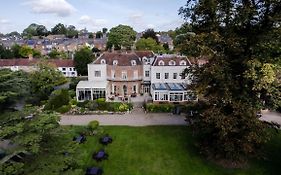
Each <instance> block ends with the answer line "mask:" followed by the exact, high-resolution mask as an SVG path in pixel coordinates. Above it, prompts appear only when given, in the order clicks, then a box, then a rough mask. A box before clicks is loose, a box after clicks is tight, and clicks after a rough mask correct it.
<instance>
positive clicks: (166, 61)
mask: <svg viewBox="0 0 281 175" xmlns="http://www.w3.org/2000/svg"><path fill="white" fill-rule="evenodd" d="M182 60H184V61H186V65H185V66H191V63H190V61H189V60H188V59H187V57H185V56H178V55H161V56H157V57H156V58H155V61H154V62H153V64H152V65H153V66H159V62H160V61H163V62H164V66H170V65H169V62H170V61H175V65H171V66H182V65H180V62H181V61H182Z"/></svg>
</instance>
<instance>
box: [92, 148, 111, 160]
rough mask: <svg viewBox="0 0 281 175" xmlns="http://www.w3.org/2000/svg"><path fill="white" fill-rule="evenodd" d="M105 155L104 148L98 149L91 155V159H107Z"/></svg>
mask: <svg viewBox="0 0 281 175" xmlns="http://www.w3.org/2000/svg"><path fill="white" fill-rule="evenodd" d="M107 156H108V155H107V154H106V153H105V151H104V150H100V151H98V152H97V153H95V154H94V155H93V159H95V160H97V161H101V160H102V159H107Z"/></svg>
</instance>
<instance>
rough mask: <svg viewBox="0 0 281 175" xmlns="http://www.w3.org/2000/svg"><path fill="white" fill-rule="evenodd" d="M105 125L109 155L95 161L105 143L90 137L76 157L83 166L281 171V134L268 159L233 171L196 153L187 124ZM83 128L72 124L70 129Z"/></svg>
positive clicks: (150, 172) (122, 172) (204, 173)
mask: <svg viewBox="0 0 281 175" xmlns="http://www.w3.org/2000/svg"><path fill="white" fill-rule="evenodd" d="M103 128H104V130H105V133H108V134H110V135H111V136H112V137H113V143H112V144H111V145H109V146H105V147H104V148H105V150H106V152H108V154H109V158H108V160H105V161H102V162H99V163H97V162H96V161H94V160H92V158H91V155H92V153H93V152H94V151H97V150H98V149H99V148H102V146H101V145H100V144H99V143H98V137H96V136H91V137H88V138H87V142H86V143H84V144H81V145H80V146H79V151H78V154H77V155H76V159H79V160H81V161H82V164H83V167H82V168H83V169H86V167H91V166H99V167H102V168H103V169H104V174H105V175H106V174H111V175H212V174H213V175H220V174H222V175H224V174H235V175H238V174H239V175H242V174H249V175H254V174H255V175H261V174H279V173H280V172H281V161H279V159H281V134H278V135H277V136H276V137H275V138H274V139H273V141H272V142H271V143H269V144H268V145H267V147H266V152H265V153H266V154H265V155H266V156H267V158H268V159H267V160H259V161H258V160H254V161H252V162H251V163H250V165H249V167H248V168H245V169H238V170H237V169H234V170H233V169H224V168H221V167H219V166H216V165H214V164H212V163H210V162H207V161H206V160H205V159H204V158H203V157H201V156H200V155H199V154H197V151H196V149H195V147H194V141H193V139H192V136H191V133H190V132H189V130H188V129H187V127H185V126H153V127H123V126H114V127H113V126H110V127H103ZM68 129H69V128H68ZM80 129H81V128H79V127H72V128H71V129H70V131H71V133H73V132H74V131H75V130H76V131H77V130H80Z"/></svg>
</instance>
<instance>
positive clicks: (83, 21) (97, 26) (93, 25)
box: [78, 15, 107, 30]
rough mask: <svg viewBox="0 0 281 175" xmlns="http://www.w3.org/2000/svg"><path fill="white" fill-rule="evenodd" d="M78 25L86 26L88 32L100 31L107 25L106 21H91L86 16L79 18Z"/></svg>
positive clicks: (91, 19)
mask: <svg viewBox="0 0 281 175" xmlns="http://www.w3.org/2000/svg"><path fill="white" fill-rule="evenodd" d="M78 23H79V24H80V25H87V26H88V27H89V29H90V30H101V28H102V27H105V25H106V24H107V20H106V19H93V18H91V17H90V16H88V15H83V16H81V17H80V19H79V21H78Z"/></svg>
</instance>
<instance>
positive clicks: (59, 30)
mask: <svg viewBox="0 0 281 175" xmlns="http://www.w3.org/2000/svg"><path fill="white" fill-rule="evenodd" d="M66 32H67V28H66V27H65V25H64V24H62V23H58V24H57V25H55V26H54V27H53V28H52V29H51V33H52V34H53V35H65V34H66Z"/></svg>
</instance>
